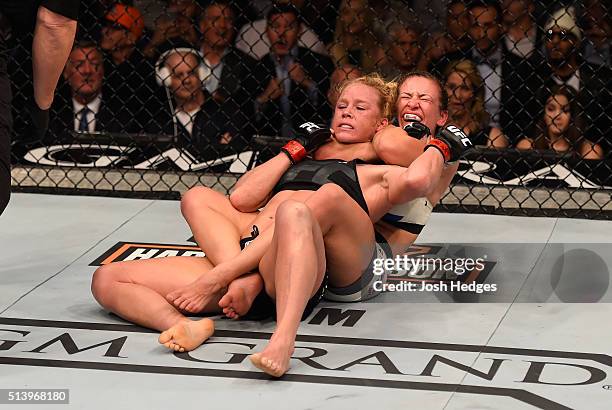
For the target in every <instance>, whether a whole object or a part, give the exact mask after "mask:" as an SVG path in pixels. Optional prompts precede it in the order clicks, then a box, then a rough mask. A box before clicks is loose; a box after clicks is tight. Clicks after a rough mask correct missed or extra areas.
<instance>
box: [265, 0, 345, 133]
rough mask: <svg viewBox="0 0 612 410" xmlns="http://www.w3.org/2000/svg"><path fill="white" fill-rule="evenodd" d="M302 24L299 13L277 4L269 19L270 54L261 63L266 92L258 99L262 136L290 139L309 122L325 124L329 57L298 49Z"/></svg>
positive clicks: (289, 6)
mask: <svg viewBox="0 0 612 410" xmlns="http://www.w3.org/2000/svg"><path fill="white" fill-rule="evenodd" d="M300 26H301V21H300V17H299V14H298V11H297V9H295V7H293V6H291V5H289V4H276V5H274V6H273V7H272V9H271V10H270V12H269V13H268V16H267V26H266V36H268V40H269V41H270V44H271V46H270V52H269V53H268V54H266V55H265V56H264V57H263V58H262V59H261V60H260V61H259V63H258V68H257V72H260V73H264V74H265V76H266V77H265V80H264V84H265V89H264V91H263V92H262V93H260V94H259V95H258V96H257V98H256V99H255V107H256V121H257V126H258V130H259V132H260V133H264V134H269V135H280V136H283V137H289V136H291V135H292V134H293V132H294V130H295V127H296V126H298V125H299V124H301V123H303V122H306V121H314V122H319V121H323V120H324V119H323V118H322V116H321V115H322V113H324V106H325V104H326V97H325V96H326V93H327V90H328V88H329V76H330V75H331V73H332V71H333V63H332V61H331V59H330V58H329V57H326V56H324V55H322V54H318V53H315V52H314V51H312V50H309V49H306V48H302V47H299V46H298V45H297V39H298V35H299V33H300Z"/></svg>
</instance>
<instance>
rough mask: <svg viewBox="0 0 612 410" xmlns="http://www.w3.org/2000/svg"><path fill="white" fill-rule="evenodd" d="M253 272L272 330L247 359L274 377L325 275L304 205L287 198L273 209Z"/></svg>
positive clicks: (316, 232)
mask: <svg viewBox="0 0 612 410" xmlns="http://www.w3.org/2000/svg"><path fill="white" fill-rule="evenodd" d="M259 269H260V273H261V275H262V277H263V279H264V283H265V288H266V292H267V293H268V295H269V296H270V297H271V298H273V299H275V301H276V321H277V326H276V330H275V331H274V333H273V335H272V337H271V338H270V342H269V343H268V345H267V346H266V347H265V349H264V350H263V351H262V352H260V353H256V354H253V355H252V356H251V361H252V362H253V364H254V365H255V366H257V367H258V368H260V369H261V370H263V371H264V372H266V373H268V374H270V375H272V376H275V377H280V376H282V375H283V374H284V373H285V372H286V371H287V370H288V368H289V359H290V357H291V354H292V353H293V350H294V345H295V337H296V334H297V330H298V326H299V324H300V320H301V318H302V315H303V313H304V310H305V308H306V305H307V304H308V300H309V299H310V298H311V297H312V296H313V295H315V294H317V292H319V289H320V287H321V283H322V281H323V277H324V274H325V247H324V244H323V236H322V234H321V230H320V229H319V227H318V224H317V222H316V220H315V219H314V217H313V215H312V212H311V211H310V209H308V207H307V206H306V205H304V204H303V203H301V202H297V201H292V200H289V201H286V202H283V203H282V204H281V205H280V206H279V207H278V210H277V212H276V218H275V225H274V234H273V236H272V243H271V245H270V248H269V249H268V251H267V252H266V253H265V255H264V256H263V258H262V260H261V262H260V265H259Z"/></svg>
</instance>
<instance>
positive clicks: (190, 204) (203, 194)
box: [181, 186, 221, 220]
mask: <svg viewBox="0 0 612 410" xmlns="http://www.w3.org/2000/svg"><path fill="white" fill-rule="evenodd" d="M218 195H221V194H219V193H218V192H216V191H214V190H212V189H210V188H207V187H203V186H197V187H194V188H191V189H189V190H188V191H187V192H185V193H184V194H183V197H182V198H181V213H182V214H183V217H184V218H185V219H187V220H189V218H190V217H191V216H192V215H193V214H194V213H195V212H197V211H198V210H200V209H202V207H204V206H206V205H207V204H208V203H209V202H210V199H211V198H212V197H213V196H218Z"/></svg>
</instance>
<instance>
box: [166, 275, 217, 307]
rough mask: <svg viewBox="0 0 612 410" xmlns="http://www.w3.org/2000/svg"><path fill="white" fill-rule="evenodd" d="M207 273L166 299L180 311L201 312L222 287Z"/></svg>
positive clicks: (170, 294)
mask: <svg viewBox="0 0 612 410" xmlns="http://www.w3.org/2000/svg"><path fill="white" fill-rule="evenodd" d="M209 273H210V272H208V273H206V274H204V275H202V276H200V277H199V278H198V279H196V280H195V281H193V282H191V283H190V284H189V285H187V286H183V287H182V288H180V289H177V290H175V291H174V292H172V293H169V294H168V295H167V296H166V299H167V300H168V302H170V303H172V304H173V305H174V307H176V308H177V309H180V310H182V311H185V312H190V313H200V312H202V311H203V310H204V308H205V307H206V306H207V305H208V303H209V302H210V300H211V299H212V298H213V297H214V296H215V294H216V293H218V292H219V291H220V290H221V289H222V286H221V285H220V284H219V283H217V282H215V279H214V277H213V276H212V275H209Z"/></svg>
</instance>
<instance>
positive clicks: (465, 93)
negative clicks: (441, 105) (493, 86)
mask: <svg viewBox="0 0 612 410" xmlns="http://www.w3.org/2000/svg"><path fill="white" fill-rule="evenodd" d="M444 79H445V87H446V92H447V94H448V115H449V122H451V123H453V124H455V125H456V126H458V127H459V128H461V129H462V130H463V132H465V133H466V134H467V135H468V136H469V137H470V139H471V140H472V143H473V144H474V145H484V146H486V147H488V148H506V147H507V146H508V140H507V139H506V137H505V136H504V135H503V133H502V131H501V130H500V129H499V128H496V127H492V126H491V125H490V123H489V114H488V113H487V112H486V110H485V101H484V98H485V92H484V81H483V80H482V77H481V76H480V73H479V72H478V69H477V68H476V65H475V64H474V63H473V62H471V61H470V60H459V61H456V62H453V63H451V64H450V65H449V66H448V68H447V69H446V72H445V75H444Z"/></svg>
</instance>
